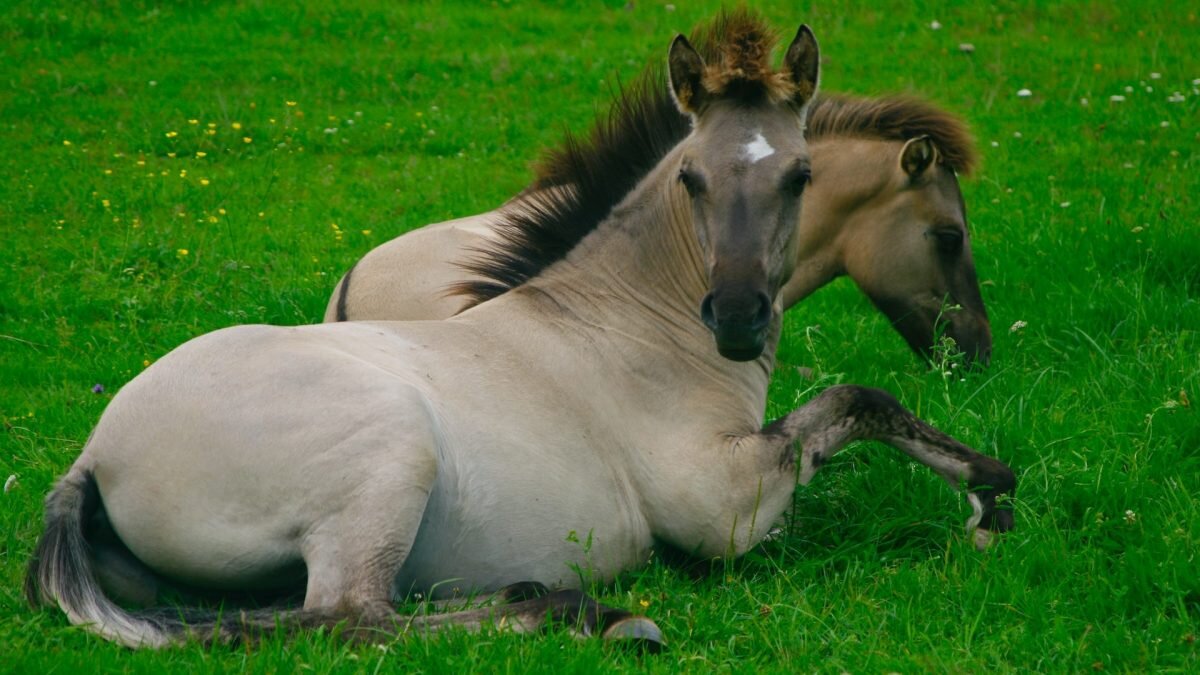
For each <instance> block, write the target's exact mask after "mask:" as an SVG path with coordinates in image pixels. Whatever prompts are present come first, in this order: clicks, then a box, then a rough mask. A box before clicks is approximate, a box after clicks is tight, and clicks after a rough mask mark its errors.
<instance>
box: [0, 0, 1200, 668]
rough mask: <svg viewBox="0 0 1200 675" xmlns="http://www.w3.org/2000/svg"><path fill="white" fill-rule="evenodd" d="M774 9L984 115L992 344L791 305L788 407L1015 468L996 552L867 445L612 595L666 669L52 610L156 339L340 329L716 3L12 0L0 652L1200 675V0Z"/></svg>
mask: <svg viewBox="0 0 1200 675" xmlns="http://www.w3.org/2000/svg"><path fill="white" fill-rule="evenodd" d="M314 4H315V3H314ZM685 4H686V6H685ZM763 4H764V5H767V6H766V7H765V11H766V13H767V14H768V15H769V16H770V17H771V18H772V19H773V21H774V23H775V24H776V25H777V26H779V27H780V28H781V29H786V30H788V31H790V30H791V29H794V27H795V24H797V23H798V22H800V21H805V22H808V23H809V24H811V25H812V26H813V27H814V30H815V31H816V33H817V36H818V39H820V41H821V45H822V49H823V52H824V55H825V63H824V70H823V86H824V87H825V88H826V89H827V90H829V91H848V92H857V93H882V92H892V91H908V92H914V93H918V94H921V95H924V96H927V97H929V98H932V99H934V100H936V101H938V102H940V103H942V104H944V105H946V106H947V107H949V108H950V109H952V110H955V111H958V112H960V113H961V114H963V115H964V116H965V117H966V118H967V119H968V120H969V121H970V122H971V124H972V126H973V128H974V129H975V131H976V133H977V136H978V138H979V141H980V147H981V151H982V154H983V159H984V162H983V168H982V170H981V172H980V173H979V175H978V176H977V177H975V178H973V179H970V180H967V181H965V182H964V191H965V196H966V200H967V203H968V206H969V211H970V217H971V222H972V227H973V230H972V237H973V240H974V248H975V256H976V261H977V264H978V267H979V272H980V277H981V279H982V280H983V284H984V289H983V290H984V295H985V299H986V301H987V303H988V307H989V310H990V313H991V316H992V321H993V328H994V330H995V333H996V349H995V358H994V363H993V365H992V367H991V368H989V369H988V370H986V371H984V372H980V373H970V374H967V375H966V376H965V377H960V376H959V374H958V372H957V371H956V370H950V371H949V372H950V373H951V374H950V375H945V374H944V371H943V370H942V369H941V368H935V369H926V368H924V367H923V366H922V365H921V364H919V363H918V362H917V361H916V360H915V359H914V358H913V357H912V356H911V355H910V354H909V353H908V352H907V350H906V348H905V347H904V345H903V343H902V342H901V340H900V339H899V338H898V337H897V336H895V335H894V334H893V333H892V332H891V329H890V328H889V327H888V325H887V323H886V321H885V320H884V319H883V318H882V317H881V316H878V315H876V314H875V313H874V312H873V310H872V309H871V308H870V307H869V305H868V303H867V302H866V301H865V300H864V299H862V298H861V297H860V296H859V295H858V293H857V292H856V291H855V290H854V288H853V286H852V285H851V284H850V283H849V282H846V281H842V282H839V283H836V284H834V285H833V286H831V287H830V288H829V289H827V290H825V291H822V292H821V293H818V294H817V295H816V296H815V297H813V298H811V299H810V300H808V301H806V302H805V303H804V304H803V305H802V306H800V307H798V308H797V309H796V310H794V311H793V312H792V313H791V315H790V316H789V317H788V320H787V324H786V327H785V332H786V335H785V341H784V345H783V347H782V349H781V352H780V357H781V360H780V366H779V370H778V376H777V377H776V379H775V382H774V383H773V385H772V394H771V403H770V406H769V411H768V412H769V414H771V415H777V414H780V413H782V412H785V411H786V410H789V409H790V408H791V407H793V406H794V405H795V403H796V402H797V401H800V400H803V399H805V398H806V397H808V396H811V393H812V391H813V390H814V388H815V387H819V386H824V385H826V384H830V383H833V382H855V383H861V384H870V385H877V386H883V387H886V388H888V389H890V390H891V391H893V392H895V393H896V394H897V395H898V396H899V397H900V398H901V399H902V400H903V401H904V402H905V403H906V404H907V405H909V406H910V407H912V408H914V409H915V410H917V411H918V412H919V413H920V414H921V415H922V416H923V417H925V418H926V419H928V420H930V421H931V422H933V423H935V424H937V425H939V426H941V427H942V428H944V429H946V430H947V431H949V432H951V433H953V434H955V435H956V436H958V437H960V438H961V439H963V440H964V441H965V442H967V443H970V444H972V445H974V446H975V447H977V448H979V449H981V450H982V451H985V452H987V453H989V454H992V455H995V456H997V457H999V458H1001V459H1003V460H1004V461H1006V462H1008V463H1009V464H1011V465H1012V466H1013V467H1014V468H1015V469H1017V471H1018V473H1019V475H1020V480H1021V486H1020V490H1019V498H1018V501H1017V515H1018V529H1017V530H1015V531H1014V532H1012V533H1011V534H1010V535H1008V536H1006V537H1005V538H1004V540H1003V542H1002V543H1001V545H1000V546H998V547H996V548H994V549H993V550H991V551H988V552H986V553H984V554H978V553H976V552H975V551H974V550H972V549H971V547H970V545H969V543H968V542H967V541H965V539H964V537H963V535H962V532H961V529H960V526H961V523H962V521H963V520H964V518H965V517H966V514H967V510H968V509H967V507H966V506H965V505H964V504H963V503H962V502H961V500H960V499H959V498H957V497H956V496H955V495H953V494H952V493H951V492H950V491H949V490H947V489H946V487H945V486H944V485H943V484H941V483H940V482H939V481H938V480H937V479H936V478H935V477H934V476H933V475H932V474H931V473H930V472H928V471H925V470H924V469H919V468H915V467H913V466H912V465H910V464H909V463H908V462H906V461H905V460H903V459H901V458H899V457H897V456H896V453H894V452H892V451H890V450H888V449H886V448H883V447H880V446H870V445H865V446H861V447H859V448H856V449H854V450H852V451H850V452H847V453H844V454H842V455H840V456H839V457H838V458H837V459H836V461H834V462H832V463H831V464H830V465H829V466H828V467H827V468H825V469H824V470H823V471H822V473H821V474H820V475H819V476H818V477H817V479H816V480H815V481H814V482H813V484H812V485H811V486H809V487H808V488H804V489H799V490H798V491H797V493H796V509H795V514H794V517H793V518H791V519H790V521H789V523H788V527H787V528H786V533H785V536H783V537H781V538H779V539H777V540H775V541H772V542H770V543H768V544H765V545H763V546H761V547H760V548H758V549H756V550H755V551H753V552H752V553H751V554H750V555H748V556H746V557H745V558H744V559H741V560H738V561H735V562H727V563H720V564H716V565H714V566H713V567H712V568H711V569H710V568H709V567H708V566H702V567H701V569H699V570H697V569H688V568H681V567H679V566H677V565H669V564H666V563H663V562H658V561H655V562H653V563H652V564H651V565H649V566H648V567H647V568H645V569H643V570H640V571H637V572H634V573H631V574H629V575H627V576H626V577H623V578H622V579H621V580H620V581H619V582H618V583H616V584H615V585H613V586H609V587H605V588H599V589H596V591H597V593H598V594H599V595H600V596H601V597H602V598H603V599H604V600H605V601H607V602H609V603H611V604H614V605H618V606H624V607H628V608H631V609H638V610H640V609H641V608H642V606H643V604H642V603H643V601H644V602H646V603H648V607H647V608H646V609H645V610H644V611H645V612H646V613H648V614H649V615H651V616H652V617H653V618H654V619H655V620H656V621H658V622H659V625H660V626H661V627H662V629H663V631H664V632H665V634H666V636H667V639H668V640H669V642H670V650H669V651H668V652H667V653H666V654H664V655H660V656H657V657H653V658H647V657H638V656H636V655H633V654H628V653H625V652H622V651H620V650H615V649H612V648H610V647H606V646H604V645H601V644H598V643H596V642H594V641H593V642H576V641H574V640H572V639H571V638H570V637H568V636H566V635H565V634H561V633H553V634H550V635H545V636H537V637H526V638H522V637H517V636H512V635H506V634H495V633H487V634H484V635H463V634H450V635H445V636H439V637H436V638H433V639H429V640H412V641H406V642H401V643H397V644H395V645H393V646H392V647H391V648H390V649H389V650H388V651H387V652H383V651H380V650H378V649H375V648H365V647H363V648H358V647H349V646H345V645H343V644H341V643H340V642H339V641H338V640H337V639H335V638H332V637H330V636H328V635H309V636H305V637H302V638H299V639H296V640H292V641H271V642H268V643H266V644H263V645H260V646H257V647H255V648H251V649H246V648H237V649H230V648H215V649H210V650H206V649H201V648H198V647H192V648H183V649H178V650H173V651H169V652H165V653H131V652H128V651H126V650H123V649H120V648H117V647H114V646H112V645H109V644H106V643H104V642H102V641H100V640H98V639H95V638H92V637H90V636H87V635H86V634H84V633H82V632H81V631H79V630H76V629H72V628H70V627H68V626H67V624H66V621H65V619H64V618H63V617H62V616H61V615H60V614H58V613H56V612H51V611H39V612H32V611H30V610H29V609H28V608H26V607H25V606H24V604H23V602H22V601H21V599H20V592H19V589H20V583H21V578H22V574H23V569H24V564H25V561H26V560H27V558H28V556H29V554H30V551H31V549H32V547H33V544H34V542H35V540H36V537H37V536H38V533H39V532H40V528H41V525H40V519H41V499H42V496H43V495H44V494H45V493H46V492H47V491H48V489H49V487H50V486H51V484H52V482H53V480H54V478H55V477H56V476H57V475H58V474H60V473H61V472H62V471H64V470H65V468H66V467H67V466H69V464H70V463H71V462H72V461H73V459H74V457H75V456H76V454H77V453H78V451H79V449H80V447H81V445H82V443H83V441H84V440H85V439H86V438H87V435H88V432H89V431H90V429H91V427H92V425H93V424H94V423H95V421H96V420H97V418H98V417H99V415H100V412H101V411H102V410H103V408H104V406H105V404H106V403H107V402H108V401H109V400H110V398H111V396H112V394H113V393H114V392H116V391H117V390H118V389H119V388H120V387H121V385H122V384H123V383H125V382H127V381H128V380H129V379H130V378H132V377H133V376H134V375H135V374H137V373H138V372H139V370H141V368H143V363H144V362H147V361H152V360H154V359H156V358H158V357H160V356H161V355H162V354H164V353H166V352H167V351H169V350H170V349H172V348H173V347H175V346H177V345H178V344H180V343H181V342H183V341H185V340H187V339H188V338H190V337H192V336H195V335H198V334H201V333H204V332H207V331H211V330H213V329H216V328H220V327H222V326H228V325H231V324H238V323H248V322H270V323H279V324H299V323H308V322H314V321H317V320H319V319H320V317H321V314H322V311H323V308H324V304H325V301H326V299H327V298H328V294H329V292H330V291H331V289H332V287H333V284H334V283H335V281H336V280H337V278H338V276H339V275H340V274H341V273H342V272H344V271H345V269H346V268H347V267H348V266H349V265H350V263H352V262H353V261H354V260H355V259H357V258H358V257H359V256H361V255H362V254H363V253H365V252H366V251H367V250H369V249H370V248H371V247H373V246H375V245H377V244H379V243H382V242H383V241H386V240H387V239H389V238H391V237H393V236H395V235H397V234H399V233H401V232H404V231H406V230H408V229H411V228H414V227H418V226H420V225H423V224H426V223H429V222H435V221H439V220H445V219H447V218H450V217H454V216H462V215H467V214H472V213H477V212H480V211H485V210H489V209H491V208H493V207H494V206H495V205H497V204H499V203H500V202H501V201H503V200H504V199H506V198H508V197H509V196H511V195H512V194H514V193H516V192H517V191H518V190H519V189H520V188H521V187H523V185H524V184H525V182H526V181H527V180H528V177H529V175H530V174H529V171H528V169H527V167H528V164H529V162H530V160H531V159H532V158H533V157H534V156H535V154H536V153H537V151H538V149H539V148H542V147H544V146H546V145H548V144H551V143H553V142H554V141H555V140H556V139H557V138H559V136H560V134H561V131H562V129H563V128H573V129H582V128H584V127H586V125H587V124H588V122H589V120H590V119H591V118H592V116H593V114H594V112H595V111H596V110H597V109H598V108H599V107H602V106H603V105H604V104H605V102H606V101H607V100H608V98H609V92H610V87H611V86H612V83H613V82H615V81H616V80H617V79H618V78H619V79H621V80H624V81H628V80H629V79H630V78H631V77H632V76H633V75H634V74H635V73H636V72H637V71H638V70H639V69H640V68H641V66H642V65H643V64H644V63H646V62H647V61H648V60H650V59H661V58H663V56H664V55H665V52H666V47H667V45H668V43H669V41H670V38H671V36H672V35H673V33H674V32H675V31H679V30H686V29H688V28H689V27H690V26H691V25H692V24H693V23H695V22H696V21H699V20H702V19H704V18H706V17H708V16H710V15H711V13H712V11H713V10H714V9H715V7H716V4H715V3H713V2H701V3H679V5H680V8H679V9H678V10H677V11H668V10H667V9H666V7H665V6H664V4H662V3H650V2H638V3H631V5H634V6H633V8H632V9H631V10H626V9H625V8H624V5H625V3H624V2H612V1H610V2H606V3H604V4H603V5H600V4H595V3H579V4H578V5H574V4H567V3H563V4H555V5H553V6H547V7H539V6H533V5H527V4H523V3H509V2H503V3H491V4H482V3H461V4H459V3H422V4H412V5H411V6H409V5H405V6H401V5H400V4H399V3H389V2H371V1H369V0H364V1H362V2H341V3H330V4H329V5H328V6H319V7H318V6H314V7H313V8H310V9H307V10H303V11H300V10H293V9H285V8H283V6H282V3H280V6H276V5H275V4H273V3H266V2H248V3H245V4H236V5H235V4H232V3H221V2H174V3H141V2H120V3H118V2H99V3H90V4H87V5H84V4H82V3H62V4H61V5H59V6H57V7H54V6H51V5H50V3H41V2H37V3H35V2H16V3H9V4H7V5H6V6H5V8H4V9H2V10H0V39H2V43H0V57H2V58H0V82H2V83H3V84H2V85H0V150H2V152H0V228H3V229H2V230H0V234H2V235H3V242H4V246H3V249H2V250H3V257H4V262H5V264H4V265H3V266H0V423H2V424H3V428H2V429H0V479H3V478H4V477H7V476H9V475H16V476H17V477H18V478H17V481H18V482H17V483H16V485H15V486H14V487H13V489H11V490H10V491H9V492H8V493H6V494H3V495H0V505H2V508H0V617H3V618H0V654H3V656H2V657H0V670H4V671H10V670H11V671H18V672H50V671H52V670H58V671H60V672H78V671H85V672H89V671H96V670H130V671H145V672H163V671H166V672H173V671H184V670H199V671H226V670H245V671H250V672H291V671H296V670H300V669H306V670H313V671H317V672H327V671H333V670H338V671H342V670H345V671H347V672H354V671H360V672H376V671H378V670H401V669H403V670H406V671H408V670H429V671H439V672H445V671H454V672H463V671H483V670H487V671H509V672H525V671H527V670H531V669H540V670H547V671H555V672H568V671H590V670H600V669H606V670H607V669H622V670H634V669H639V670H640V669H646V670H652V671H659V672H675V671H679V670H689V671H695V672H708V671H711V670H713V669H723V670H736V671H742V672H745V671H749V670H751V669H755V670H765V671H778V672H796V671H828V672H839V671H842V670H848V671H851V672H885V671H892V670H897V671H904V672H912V671H922V670H934V671H955V672H959V671H976V672H981V671H989V670H999V671H1029V670H1038V671H1049V672H1063V671H1081V670H1091V669H1093V668H1096V669H1103V670H1105V671H1149V670H1157V671H1192V672H1195V671H1196V670H1198V669H1200V653H1198V648H1197V646H1196V644H1195V639H1196V634H1197V633H1198V632H1200V627H1198V626H1200V559H1198V556H1200V553H1198V552H1200V500H1198V499H1197V495H1198V494H1200V416H1198V414H1197V410H1196V408H1197V406H1198V405H1200V235H1198V234H1197V231H1196V229H1195V228H1196V222H1197V220H1198V219H1200V203H1198V200H1200V197H1197V191H1196V188H1197V185H1198V184H1200V183H1198V182H1197V180H1196V175H1197V169H1198V168H1200V167H1198V166H1197V161H1198V156H1197V151H1196V148H1197V140H1200V127H1198V126H1197V120H1200V115H1198V114H1197V112H1198V107H1200V106H1198V105H1197V102H1198V101H1200V84H1197V83H1196V82H1195V80H1194V78H1200V59H1198V57H1197V56H1196V54H1195V49H1194V46H1195V37H1194V36H1195V34H1196V31H1197V30H1200V23H1198V22H1197V17H1196V12H1197V10H1196V8H1195V7H1194V6H1191V5H1189V4H1188V3H1183V2H1164V3H1156V4H1153V5H1152V6H1151V5H1145V6H1139V7H1137V8H1136V9H1134V5H1133V4H1130V5H1129V8H1128V9H1121V8H1118V7H1109V6H1106V5H1105V4H1099V3H1098V4H1094V5H1083V6H1080V5H1077V4H1076V3H1061V4H1050V3H1016V2H1003V3H999V4H996V5H993V6H990V7H986V8H985V7H983V6H982V5H979V6H976V7H971V8H963V7H960V6H959V4H958V3H941V2H920V3H915V4H914V3H901V2H893V3H875V4H874V5H873V6H870V7H867V6H863V4H862V3H851V2H842V1H837V2H829V3H816V4H814V6H813V7H812V8H811V9H809V10H807V11H805V10H803V9H802V8H798V7H797V6H796V5H795V3H777V2H772V3H763ZM935 19H936V20H937V21H939V22H940V23H941V24H942V27H941V29H940V30H933V29H931V28H930V26H929V24H930V22H931V21H932V20H935ZM962 42H969V43H973V44H974V46H975V51H974V53H973V54H971V55H965V54H962V53H959V50H958V44H959V43H962ZM1152 73H1159V74H1161V75H1160V77H1158V78H1155V77H1154V76H1153V75H1152ZM1126 87H1130V88H1131V90H1129V91H1126V89H1125V88H1126ZM1022 88H1029V89H1030V90H1032V96H1030V97H1027V98H1023V97H1018V96H1017V95H1016V92H1017V91H1018V90H1019V89H1022ZM1151 88H1152V89H1153V91H1149V89H1151ZM1176 91H1178V92H1180V93H1181V94H1182V95H1183V98H1184V100H1183V101H1182V102H1171V101H1169V100H1168V97H1169V96H1171V94H1172V93H1173V92H1176ZM1112 95H1123V96H1124V97H1125V100H1124V102H1111V101H1110V96H1112ZM1083 98H1086V99H1087V100H1088V105H1086V106H1085V105H1082V104H1081V101H1080V99H1083ZM293 103H294V105H293ZM191 120H196V123H192V122H191ZM210 125H211V126H210ZM210 129H211V133H209V130H210ZM331 129H336V132H334V131H330V132H327V130H331ZM244 138H249V139H250V141H249V142H246V141H244V140H243V139H244ZM201 152H203V153H205V155H204V156H202V157H201V156H199V155H198V153H201ZM334 224H336V227H334ZM184 251H186V253H184ZM1017 321H1022V322H1025V324H1026V325H1025V327H1024V328H1021V329H1017V330H1012V331H1010V329H1009V327H1010V326H1012V325H1013V324H1014V323H1015V322H1017ZM801 365H803V366H808V367H812V368H813V369H814V370H815V372H816V374H817V380H816V382H815V383H814V382H812V381H807V380H804V379H802V378H801V377H800V376H799V374H798V373H797V371H796V368H795V367H796V366H801ZM96 384H101V385H103V386H104V388H105V391H104V392H103V393H102V394H94V393H92V387H93V385H96ZM897 478H900V479H899V480H897Z"/></svg>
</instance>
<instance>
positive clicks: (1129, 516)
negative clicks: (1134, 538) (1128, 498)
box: [1125, 509, 1137, 525]
mask: <svg viewBox="0 0 1200 675" xmlns="http://www.w3.org/2000/svg"><path fill="white" fill-rule="evenodd" d="M1125 522H1126V523H1129V524H1130V525H1132V524H1134V523H1136V522H1137V514H1136V513H1134V512H1133V509H1125Z"/></svg>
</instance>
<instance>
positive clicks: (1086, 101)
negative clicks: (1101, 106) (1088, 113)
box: [1079, 98, 1088, 105]
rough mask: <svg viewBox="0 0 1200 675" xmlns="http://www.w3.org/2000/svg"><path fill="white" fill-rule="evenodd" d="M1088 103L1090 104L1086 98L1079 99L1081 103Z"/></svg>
mask: <svg viewBox="0 0 1200 675" xmlns="http://www.w3.org/2000/svg"><path fill="white" fill-rule="evenodd" d="M1087 104H1088V100H1087V99H1086V98H1081V99H1079V105H1087Z"/></svg>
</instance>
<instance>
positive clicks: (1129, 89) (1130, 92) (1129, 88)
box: [1125, 84, 1133, 94]
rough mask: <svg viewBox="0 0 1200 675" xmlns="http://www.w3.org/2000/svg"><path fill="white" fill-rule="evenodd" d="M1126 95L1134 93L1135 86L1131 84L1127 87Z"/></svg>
mask: <svg viewBox="0 0 1200 675" xmlns="http://www.w3.org/2000/svg"><path fill="white" fill-rule="evenodd" d="M1125 93H1126V94H1132V93H1133V85H1130V84H1127V85H1125Z"/></svg>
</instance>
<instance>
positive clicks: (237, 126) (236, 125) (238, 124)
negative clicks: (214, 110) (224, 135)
mask: <svg viewBox="0 0 1200 675" xmlns="http://www.w3.org/2000/svg"><path fill="white" fill-rule="evenodd" d="M229 126H231V127H233V128H234V129H235V130H236V129H241V128H242V123H241V122H234V123H233V124H230V125H229Z"/></svg>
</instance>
